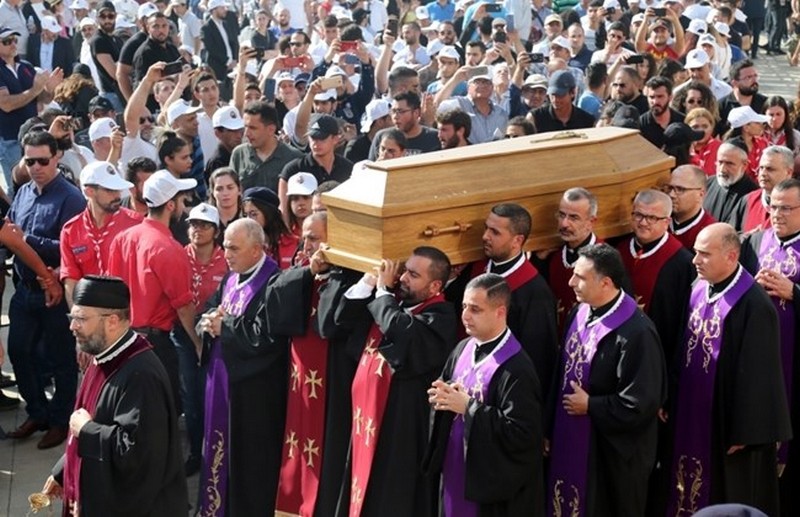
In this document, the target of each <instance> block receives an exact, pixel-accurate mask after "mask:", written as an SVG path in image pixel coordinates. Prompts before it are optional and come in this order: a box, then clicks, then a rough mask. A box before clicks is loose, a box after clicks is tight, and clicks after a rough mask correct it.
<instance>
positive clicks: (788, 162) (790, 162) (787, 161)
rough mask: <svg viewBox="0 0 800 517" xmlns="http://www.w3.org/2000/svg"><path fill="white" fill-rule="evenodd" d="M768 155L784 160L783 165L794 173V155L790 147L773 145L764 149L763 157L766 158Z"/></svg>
mask: <svg viewBox="0 0 800 517" xmlns="http://www.w3.org/2000/svg"><path fill="white" fill-rule="evenodd" d="M768 154H777V155H778V156H780V157H781V158H783V165H784V167H786V168H787V169H789V170H791V171H794V153H793V152H792V150H791V149H789V148H788V147H785V146H782V145H771V146H769V147H767V148H766V149H764V152H762V153H761V156H765V155H768Z"/></svg>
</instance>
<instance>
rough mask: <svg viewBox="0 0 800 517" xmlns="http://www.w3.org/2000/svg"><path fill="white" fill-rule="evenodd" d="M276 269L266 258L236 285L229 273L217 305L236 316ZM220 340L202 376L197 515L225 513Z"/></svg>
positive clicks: (224, 376)
mask: <svg viewBox="0 0 800 517" xmlns="http://www.w3.org/2000/svg"><path fill="white" fill-rule="evenodd" d="M277 269H278V265H277V264H276V263H275V262H274V261H273V260H272V259H270V258H269V257H267V259H266V260H265V261H264V263H263V264H262V265H261V268H260V269H259V270H258V271H256V272H255V273H254V274H253V276H251V277H250V278H249V279H247V280H246V281H245V282H243V283H242V284H237V281H238V279H239V275H238V274H237V273H231V274H230V275H228V279H227V280H226V281H225V285H224V286H223V287H222V302H221V303H220V306H221V307H222V308H223V309H225V313H226V314H229V315H231V316H233V317H239V316H241V315H242V314H244V312H245V311H246V310H247V306H248V305H249V304H250V302H251V301H252V300H253V298H254V297H255V295H256V293H257V292H258V291H259V290H260V289H261V288H262V287H264V284H266V283H267V280H269V278H270V277H271V276H272V274H273V273H274V272H275V271H276V270H277ZM222 346H223V344H222V341H221V340H220V338H219V337H217V338H215V339H214V340H213V342H212V343H211V353H210V359H209V362H208V374H207V376H206V403H205V409H206V410H205V423H204V426H203V436H204V440H203V469H202V472H201V477H200V483H201V487H200V511H199V515H203V516H204V517H205V516H209V517H210V516H220V517H221V516H223V515H225V497H226V494H227V493H228V490H227V488H228V468H229V467H230V465H229V462H228V448H229V441H228V422H229V420H228V410H229V408H228V404H229V400H230V399H229V397H228V370H227V368H226V367H225V361H224V360H223V358H222Z"/></svg>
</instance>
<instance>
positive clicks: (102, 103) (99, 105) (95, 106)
mask: <svg viewBox="0 0 800 517" xmlns="http://www.w3.org/2000/svg"><path fill="white" fill-rule="evenodd" d="M97 110H103V111H114V105H113V104H111V101H110V100H108V99H106V98H105V97H101V96H100V95H97V96H95V97H93V98H92V100H90V101H89V113H92V112H94V111H97Z"/></svg>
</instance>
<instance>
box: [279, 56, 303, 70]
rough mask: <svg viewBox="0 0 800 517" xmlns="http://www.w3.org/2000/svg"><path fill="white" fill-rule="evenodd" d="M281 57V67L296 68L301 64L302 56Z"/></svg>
mask: <svg viewBox="0 0 800 517" xmlns="http://www.w3.org/2000/svg"><path fill="white" fill-rule="evenodd" d="M282 59H283V60H282V63H283V68H297V67H299V66H300V65H302V64H303V58H302V57H284V58H282Z"/></svg>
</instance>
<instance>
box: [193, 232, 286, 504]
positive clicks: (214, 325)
mask: <svg viewBox="0 0 800 517" xmlns="http://www.w3.org/2000/svg"><path fill="white" fill-rule="evenodd" d="M264 243H265V238H264V230H262V228H261V225H260V224H258V223H257V222H256V221H254V220H252V219H237V220H236V221H234V222H232V223H231V224H230V225H229V226H228V228H227V229H226V230H225V241H224V243H223V246H224V248H225V260H226V261H227V262H228V266H229V267H230V269H231V271H230V272H229V273H228V274H227V275H226V276H225V278H223V280H222V283H221V284H220V288H219V290H218V291H217V293H216V294H215V295H214V296H213V297H212V298H211V300H209V302H208V306H209V307H214V309H212V310H210V311H208V312H206V313H205V314H203V316H202V318H201V319H200V323H198V325H197V331H198V333H203V334H207V335H208V336H210V337H211V338H212V341H211V348H210V350H208V349H206V350H205V351H204V357H206V356H207V359H206V361H207V363H208V364H207V368H208V375H207V377H206V397H205V400H206V406H205V428H204V433H203V436H204V444H203V468H202V469H201V471H200V476H201V477H200V487H201V488H200V490H201V491H200V515H204V516H223V515H228V516H238V515H265V514H272V512H273V511H274V508H275V494H276V493H277V490H278V471H279V469H280V464H281V463H280V457H281V445H282V443H283V426H284V420H285V415H286V383H287V373H288V372H287V370H288V363H287V356H288V354H287V347H286V344H285V342H284V341H280V340H277V339H272V337H271V336H270V335H269V333H268V327H267V322H266V311H265V309H264V304H265V301H264V295H265V291H266V288H267V281H268V280H269V279H270V277H272V275H273V274H275V273H276V272H277V271H278V264H277V263H276V262H275V261H274V260H272V259H271V258H270V257H268V256H267V255H266V254H265V252H264Z"/></svg>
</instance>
